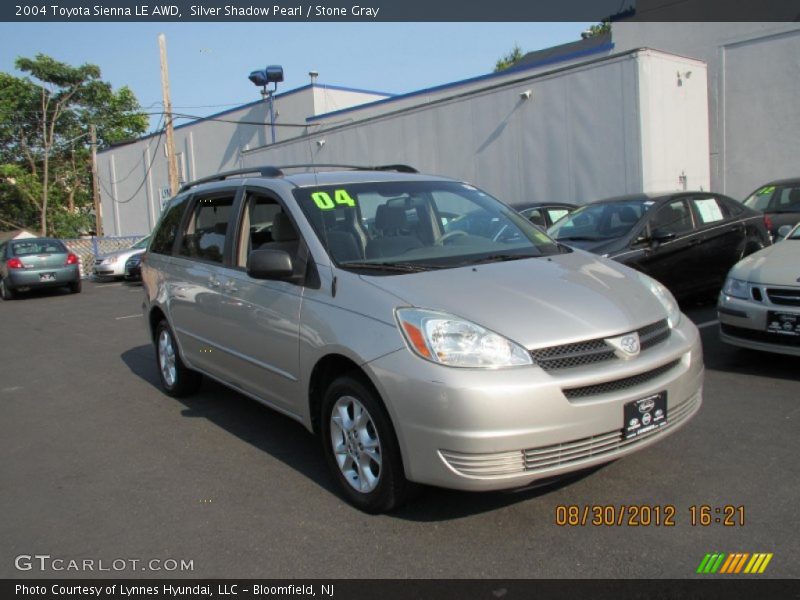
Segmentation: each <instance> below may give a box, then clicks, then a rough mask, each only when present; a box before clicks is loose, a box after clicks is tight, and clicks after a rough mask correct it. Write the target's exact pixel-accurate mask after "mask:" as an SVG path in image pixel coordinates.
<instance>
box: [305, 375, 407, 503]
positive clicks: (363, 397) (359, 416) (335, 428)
mask: <svg viewBox="0 0 800 600" xmlns="http://www.w3.org/2000/svg"><path fill="white" fill-rule="evenodd" d="M320 422H321V436H322V446H323V451H324V453H325V460H326V462H327V463H328V467H329V468H330V469H331V472H332V473H333V475H334V477H335V478H336V480H337V481H338V482H339V486H340V489H341V491H342V493H343V495H344V497H345V498H346V499H347V500H348V501H349V502H350V503H351V504H353V505H354V506H355V507H356V508H359V509H361V510H363V511H364V512H367V513H373V514H374V513H381V512H388V511H391V510H393V509H395V508H397V507H399V506H400V505H401V504H402V503H403V502H404V501H405V500H406V499H407V498H408V496H409V494H410V492H411V490H412V488H413V485H412V484H411V483H410V482H408V481H407V480H406V478H405V474H404V471H403V461H402V458H401V456H400V447H399V445H398V443H397V437H396V436H395V433H394V428H393V427H392V423H391V420H390V419H389V415H388V414H387V412H386V409H385V408H384V406H383V404H382V403H381V401H380V399H379V398H378V395H377V394H376V393H375V392H374V391H373V389H372V387H371V386H369V385H367V384H365V383H364V382H363V381H362V380H361V379H359V378H355V377H351V376H343V377H339V378H338V379H336V380H335V381H333V383H331V384H330V386H328V389H327V390H326V391H325V396H324V398H323V401H322V415H321V419H320Z"/></svg>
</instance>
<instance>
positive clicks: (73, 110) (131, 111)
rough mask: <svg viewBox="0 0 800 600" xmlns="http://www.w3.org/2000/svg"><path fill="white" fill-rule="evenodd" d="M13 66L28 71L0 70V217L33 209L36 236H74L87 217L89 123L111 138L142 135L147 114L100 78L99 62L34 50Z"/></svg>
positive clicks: (127, 95) (106, 138)
mask: <svg viewBox="0 0 800 600" xmlns="http://www.w3.org/2000/svg"><path fill="white" fill-rule="evenodd" d="M15 66H16V67H17V69H18V70H20V71H22V72H23V73H25V74H27V75H28V76H23V77H17V76H14V75H10V74H8V73H0V218H2V217H3V215H6V216H10V215H11V214H13V215H14V216H16V219H17V220H16V221H15V222H19V219H23V220H24V221H25V224H26V225H27V224H32V222H31V217H30V213H31V209H35V213H36V214H37V216H38V218H37V219H36V220H37V221H38V225H39V230H40V232H41V234H42V235H47V234H48V233H50V232H54V233H56V234H70V235H76V234H77V233H79V230H80V229H81V228H82V227H83V224H85V223H86V222H87V221H88V219H89V216H88V210H87V208H86V207H87V205H88V202H89V201H90V200H91V193H90V190H91V167H90V165H89V140H88V138H87V136H88V131H89V126H90V125H91V124H94V125H95V126H96V127H97V132H98V136H99V137H100V138H101V139H102V140H103V143H104V144H111V143H114V142H119V141H122V140H125V139H129V138H133V137H136V136H138V135H140V134H142V133H144V131H145V130H146V128H147V116H146V115H144V114H143V113H142V112H141V110H140V107H139V104H138V102H137V100H136V97H135V96H134V94H133V92H132V91H131V90H130V89H129V88H127V87H122V88H120V89H119V90H117V91H114V90H113V89H112V87H111V85H110V84H109V83H107V82H105V81H102V80H101V79H100V75H101V74H100V68H99V67H98V66H97V65H92V64H84V65H81V66H79V67H73V66H71V65H68V64H66V63H63V62H59V61H57V60H55V59H53V58H51V57H49V56H46V55H43V54H37V55H36V57H35V58H33V59H30V58H18V59H17V60H16V62H15ZM11 189H13V190H14V194H11V193H10V190H11ZM14 200H16V201H17V202H20V203H22V206H18V207H16V208H17V210H11V207H10V206H9V205H13V202H14ZM61 213H64V214H61ZM50 214H53V215H55V216H56V217H57V218H56V219H55V221H54V224H56V226H55V227H49V226H48V215H50ZM66 215H71V216H66ZM7 220H12V219H10V218H9V219H7Z"/></svg>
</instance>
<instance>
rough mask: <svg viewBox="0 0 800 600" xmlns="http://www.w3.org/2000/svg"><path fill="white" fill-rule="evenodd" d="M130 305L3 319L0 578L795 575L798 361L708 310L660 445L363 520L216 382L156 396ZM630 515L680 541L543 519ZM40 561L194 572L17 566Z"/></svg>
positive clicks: (121, 288)
mask: <svg viewBox="0 0 800 600" xmlns="http://www.w3.org/2000/svg"><path fill="white" fill-rule="evenodd" d="M141 301H142V289H141V287H139V286H136V285H130V284H124V283H94V282H85V284H84V291H83V293H81V294H79V295H70V294H68V293H67V292H66V291H64V292H60V291H56V292H49V293H41V294H36V295H32V296H31V297H26V298H24V299H22V300H16V301H12V302H3V303H0V320H1V321H0V322H2V350H0V454H1V455H2V463H1V464H0V514H2V515H3V519H2V520H0V576H1V577H26V578H29V577H43V576H44V577H93V576H133V577H154V576H155V577H161V576H170V577H175V576H178V577H184V576H185V577H201V578H215V577H238V578H244V577H265V578H288V577H297V578H306V577H319V578H350V577H352V578H364V577H367V578H371V577H420V578H429V577H445V578H450V577H462V578H517V577H520V578H527V577H554V578H559V577H581V578H582V577H585V578H590V577H592V578H593V577H611V578H618V577H625V578H636V577H648V578H658V577H677V578H683V577H692V576H694V573H695V570H696V569H697V566H698V565H699V563H700V561H701V560H702V559H703V557H704V555H705V554H706V553H710V552H726V553H730V552H748V553H754V552H770V553H773V554H774V556H773V558H772V561H771V562H770V564H769V566H768V569H767V570H766V572H765V573H764V574H763V575H761V577H798V576H800V561H798V560H797V557H798V556H800V539H798V538H799V537H800V536H798V525H797V524H798V522H800V520H799V519H798V513H797V499H798V498H800V461H798V460H797V457H798V455H799V454H800V453H799V452H798V450H799V449H800V436H798V431H800V429H799V428H798V424H800V369H798V361H797V359H796V358H791V357H784V356H779V355H770V354H760V353H756V352H749V351H740V350H737V349H734V348H729V347H726V346H723V345H722V344H721V343H720V342H719V340H718V337H717V328H716V325H715V324H714V322H713V321H714V319H715V317H714V310H713V307H708V306H706V307H688V308H687V309H686V310H687V311H688V314H689V315H690V317H691V318H692V319H693V320H695V322H697V323H699V324H701V325H703V327H702V329H701V331H702V337H703V344H704V352H705V357H706V365H707V374H706V383H705V402H704V405H703V407H702V409H701V411H700V413H699V414H698V415H697V417H696V418H695V419H693V420H692V421H691V422H690V423H689V424H688V425H686V426H685V427H684V428H682V429H681V430H679V431H677V432H675V433H674V434H672V435H670V436H668V437H667V438H665V439H664V440H662V441H661V442H660V443H659V444H656V445H655V446H653V447H651V448H649V449H646V450H644V451H641V452H639V453H636V454H634V455H632V456H630V457H627V458H624V459H622V460H619V461H617V462H615V463H612V464H609V465H607V466H605V467H603V468H601V469H599V470H596V471H594V472H592V473H589V474H584V475H583V476H582V477H579V478H577V479H576V480H573V481H570V482H566V483H561V484H559V485H555V486H551V487H549V488H544V489H539V490H527V491H520V492H503V493H484V494H469V493H463V492H454V491H447V490H439V489H425V490H424V491H423V493H422V495H421V496H420V497H419V498H418V499H417V500H416V501H415V502H414V503H412V504H410V505H408V506H406V507H405V508H403V509H401V510H400V511H398V512H396V513H394V514H390V515H381V516H368V515H365V514H362V513H360V512H358V511H357V510H355V509H353V508H351V507H350V506H349V505H347V504H346V503H344V502H343V501H342V500H341V499H340V498H339V497H338V496H337V494H336V489H335V486H334V482H333V480H332V479H331V478H330V477H329V475H328V473H327V471H326V469H325V465H324V463H323V457H322V453H321V450H320V447H319V443H318V442H317V440H316V439H315V438H314V437H313V436H312V435H311V434H309V433H308V432H307V431H306V430H305V429H304V428H303V427H302V426H300V425H299V424H297V423H296V422H294V421H292V420H291V419H289V418H287V417H284V416H281V415H279V414H278V413H275V412H273V411H271V410H269V409H267V408H265V407H262V406H261V405H259V404H258V403H256V402H254V401H252V400H249V399H247V398H245V397H243V396H240V395H239V394H237V393H234V392H232V391H229V390H227V389H226V388H224V387H222V386H220V385H217V384H215V383H213V382H209V381H205V382H204V383H203V385H202V388H201V391H200V392H199V393H198V394H197V395H195V396H193V397H191V398H188V399H182V400H176V399H173V398H170V397H168V396H166V395H164V394H163V393H162V392H161V391H160V390H159V387H158V377H157V372H156V364H155V360H154V355H153V350H152V346H151V344H150V340H149V337H148V335H147V333H146V331H145V328H144V324H143V322H142V318H141V316H140V311H141ZM501 401H502V399H498V402H501ZM533 402H535V399H532V403H533ZM638 504H645V505H658V506H661V507H663V506H665V505H672V506H674V507H675V508H676V514H675V516H674V521H675V526H673V527H665V526H661V527H656V526H649V527H645V526H639V527H633V526H627V525H623V526H608V527H606V526H600V527H596V526H591V525H587V526H576V527H569V526H557V525H556V524H555V517H556V511H557V506H559V505H577V506H580V507H583V506H584V505H613V506H617V507H619V506H621V505H625V506H631V505H638ZM700 505H709V506H711V507H722V506H724V505H733V506H737V507H738V506H743V507H744V511H745V523H744V525H743V526H732V527H726V526H724V525H722V524H718V523H715V522H713V521H712V524H710V525H709V526H706V527H704V526H699V525H698V526H692V525H691V524H690V507H691V506H700ZM712 510H713V508H712ZM720 516H721V515H719V514H712V518H714V519H715V518H717V517H720ZM37 553H38V554H48V555H50V556H52V557H53V558H64V559H67V560H69V559H84V558H92V559H95V560H100V559H102V560H104V561H107V562H109V563H110V562H111V561H112V560H114V559H127V560H131V559H137V560H142V561H149V560H151V559H161V560H164V559H167V558H172V559H177V560H181V559H183V560H186V561H189V560H190V561H192V564H193V570H191V571H184V572H180V571H177V572H175V571H173V572H165V571H156V572H154V571H142V570H141V568H142V567H141V566H139V567H138V568H137V570H124V571H120V572H114V571H112V572H110V573H109V572H106V573H96V572H95V573H91V572H89V573H87V572H74V571H70V572H67V571H61V572H54V571H49V570H48V571H44V572H41V571H38V570H36V569H35V570H32V571H19V570H17V569H16V568H15V565H14V558H15V557H16V556H18V555H20V554H37ZM705 577H709V576H708V575H706V576H705Z"/></svg>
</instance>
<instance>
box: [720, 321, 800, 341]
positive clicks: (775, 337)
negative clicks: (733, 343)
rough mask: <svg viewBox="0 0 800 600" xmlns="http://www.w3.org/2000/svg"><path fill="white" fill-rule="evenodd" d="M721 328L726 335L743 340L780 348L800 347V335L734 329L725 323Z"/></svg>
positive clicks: (744, 328) (740, 328) (743, 328)
mask: <svg viewBox="0 0 800 600" xmlns="http://www.w3.org/2000/svg"><path fill="white" fill-rule="evenodd" d="M720 328H721V329H722V333H724V334H725V335H729V336H731V337H736V338H741V339H743V340H751V341H753V342H762V343H764V344H778V345H780V346H800V335H781V334H780V333H769V332H767V331H761V330H760V329H747V328H746V327H734V326H733V325H726V324H725V323H721V324H720Z"/></svg>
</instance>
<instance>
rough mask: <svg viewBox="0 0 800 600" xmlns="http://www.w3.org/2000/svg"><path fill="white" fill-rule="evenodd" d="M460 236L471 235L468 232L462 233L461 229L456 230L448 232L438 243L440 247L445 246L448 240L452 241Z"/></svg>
mask: <svg viewBox="0 0 800 600" xmlns="http://www.w3.org/2000/svg"><path fill="white" fill-rule="evenodd" d="M460 235H469V234H468V233H467V232H466V231H462V230H461V229H455V230H453V231H448V232H447V233H445V234H444V235H443V236H442V237H440V238H439V241H438V242H436V243H437V244H438V245H439V246H444V243H445V242H446V241H447V240H452V239H453V238H456V237H458V236H460Z"/></svg>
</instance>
